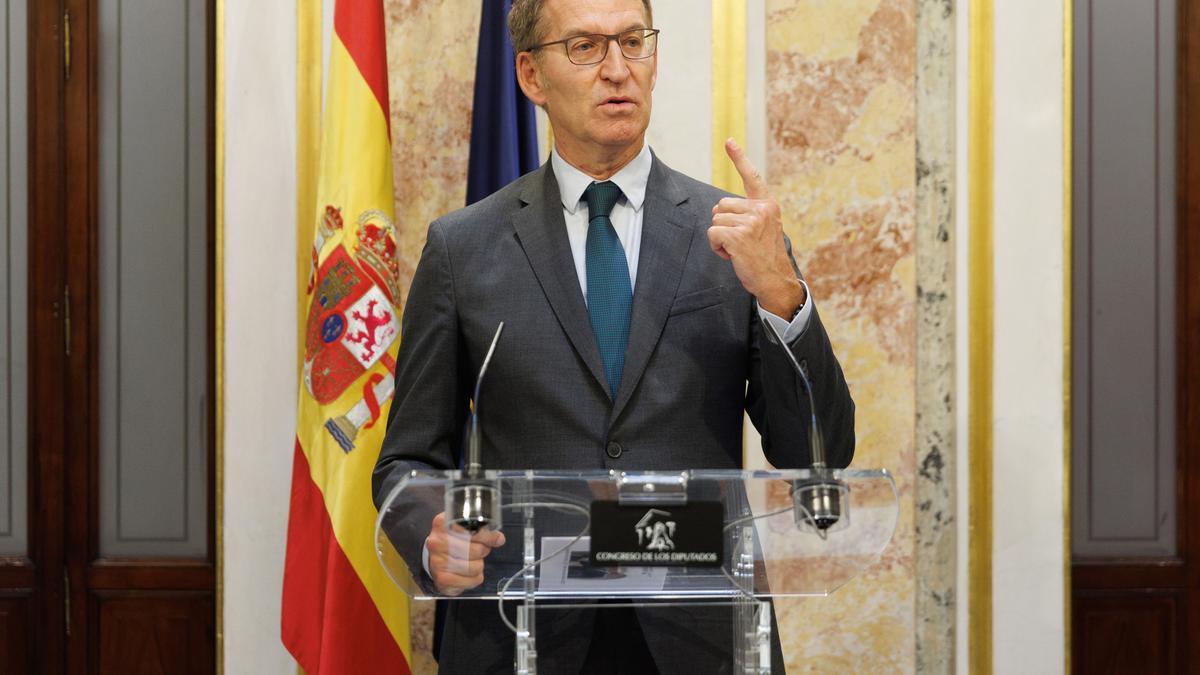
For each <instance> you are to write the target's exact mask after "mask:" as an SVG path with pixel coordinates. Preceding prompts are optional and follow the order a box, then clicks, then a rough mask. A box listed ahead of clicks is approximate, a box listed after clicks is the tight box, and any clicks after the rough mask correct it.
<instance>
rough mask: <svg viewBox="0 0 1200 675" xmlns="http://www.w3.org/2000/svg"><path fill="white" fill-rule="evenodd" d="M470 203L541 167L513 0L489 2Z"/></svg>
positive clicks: (482, 29) (478, 65) (478, 64)
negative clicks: (512, 25)
mask: <svg viewBox="0 0 1200 675" xmlns="http://www.w3.org/2000/svg"><path fill="white" fill-rule="evenodd" d="M482 4H483V15H482V17H481V18H480V21H479V53H478V58H477V59H476V61H475V104H474V107H473V109H472V111H471V159H470V163H469V164H468V168H467V204H474V203H475V202H477V201H479V200H480V199H483V198H484V197H486V196H488V195H490V194H492V193H493V192H495V191H496V190H499V189H500V188H502V187H504V186H505V185H508V184H509V183H511V182H513V181H514V180H516V179H517V178H519V177H520V176H521V175H522V174H524V173H527V172H529V171H532V170H534V169H536V168H537V167H538V146H537V119H536V118H535V117H534V112H533V103H531V102H530V100H529V99H527V98H525V94H524V93H522V92H521V88H520V87H519V86H517V75H516V71H515V66H514V64H515V61H514V59H513V50H512V40H511V39H509V36H508V22H507V19H508V10H509V9H510V8H511V7H512V0H483V3H482Z"/></svg>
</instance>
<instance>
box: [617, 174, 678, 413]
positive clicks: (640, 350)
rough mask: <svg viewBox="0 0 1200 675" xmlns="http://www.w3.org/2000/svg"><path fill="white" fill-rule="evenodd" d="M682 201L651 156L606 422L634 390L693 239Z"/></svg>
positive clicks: (672, 182)
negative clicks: (625, 338)
mask: <svg viewBox="0 0 1200 675" xmlns="http://www.w3.org/2000/svg"><path fill="white" fill-rule="evenodd" d="M686 201H687V193H686V192H684V191H683V190H682V189H681V188H680V187H679V186H678V185H677V184H676V183H675V180H674V178H673V176H672V172H671V171H670V170H669V169H667V168H666V167H665V166H664V165H663V164H662V162H660V161H659V160H658V158H657V157H655V158H654V163H653V164H652V165H651V168H650V179H649V182H648V183H647V184H646V202H645V209H646V212H645V213H644V214H643V215H642V248H641V252H640V254H639V260H638V273H637V287H636V288H635V289H634V292H633V309H632V315H631V317H630V322H629V345H628V346H627V347H626V348H625V368H624V370H623V371H622V373H621V388H620V389H619V390H618V391H617V398H616V401H615V402H614V403H613V410H612V415H611V417H610V418H609V420H610V422H611V421H613V420H616V419H617V417H618V416H619V415H620V414H621V411H622V410H623V409H624V408H625V404H626V403H628V402H629V398H630V397H631V396H632V395H633V390H634V389H635V388H637V384H638V381H639V380H641V378H642V373H644V372H645V370H646V364H647V363H648V362H649V361H650V354H652V353H653V352H654V348H655V346H656V345H658V340H659V338H660V337H661V336H662V331H663V327H664V326H665V325H666V323H667V315H668V314H669V312H670V310H671V303H672V301H673V300H674V299H675V292H676V291H677V290H678V289H679V280H680V278H681V277H682V276H683V265H684V262H685V260H686V259H687V253H688V248H689V247H690V246H691V242H692V236H693V229H692V228H691V227H688V226H687V223H688V220H689V218H688V214H687V213H686V212H685V210H684V208H683V207H682V204H683V203H684V202H686Z"/></svg>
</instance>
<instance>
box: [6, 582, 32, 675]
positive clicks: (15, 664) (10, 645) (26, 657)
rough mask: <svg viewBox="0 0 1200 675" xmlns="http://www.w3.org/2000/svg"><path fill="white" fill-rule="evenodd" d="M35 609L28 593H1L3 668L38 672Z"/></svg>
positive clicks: (18, 672)
mask: <svg viewBox="0 0 1200 675" xmlns="http://www.w3.org/2000/svg"><path fill="white" fill-rule="evenodd" d="M31 610H32V607H31V604H30V601H29V596H28V595H7V594H0V672H4V673H10V674H11V675H19V674H21V673H32V672H34V667H33V649H32V643H31V642H30V639H29V638H30V636H31V635H32V633H33V630H32V628H33V627H32V626H31V625H30V623H31V622H32V620H33V617H32V611H31Z"/></svg>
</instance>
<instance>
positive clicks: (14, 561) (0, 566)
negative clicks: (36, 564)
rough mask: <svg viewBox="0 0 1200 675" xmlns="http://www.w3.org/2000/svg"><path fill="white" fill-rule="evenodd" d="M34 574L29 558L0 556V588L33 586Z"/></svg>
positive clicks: (9, 588) (11, 588)
mask: <svg viewBox="0 0 1200 675" xmlns="http://www.w3.org/2000/svg"><path fill="white" fill-rule="evenodd" d="M36 574H37V571H36V570H35V569H34V568H33V561H31V560H30V559H29V558H0V590H15V589H25V588H33V584H34V583H35V581H36V578H35V575H36Z"/></svg>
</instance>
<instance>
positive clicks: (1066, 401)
mask: <svg viewBox="0 0 1200 675" xmlns="http://www.w3.org/2000/svg"><path fill="white" fill-rule="evenodd" d="M1062 72H1063V347H1062V348H1063V411H1062V414H1063V491H1062V494H1063V497H1062V499H1063V554H1062V555H1063V661H1064V662H1063V672H1064V673H1069V672H1071V393H1072V392H1071V375H1072V369H1071V340H1072V333H1071V314H1072V312H1073V311H1074V304H1073V301H1072V294H1073V292H1074V291H1073V289H1072V284H1071V275H1072V274H1073V271H1074V269H1073V268H1074V257H1073V249H1072V246H1073V237H1074V234H1073V230H1074V194H1073V190H1074V189H1075V186H1074V178H1075V177H1074V174H1073V171H1074V150H1073V136H1074V133H1075V121H1074V117H1075V91H1074V90H1075V11H1074V0H1063V71H1062Z"/></svg>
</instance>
